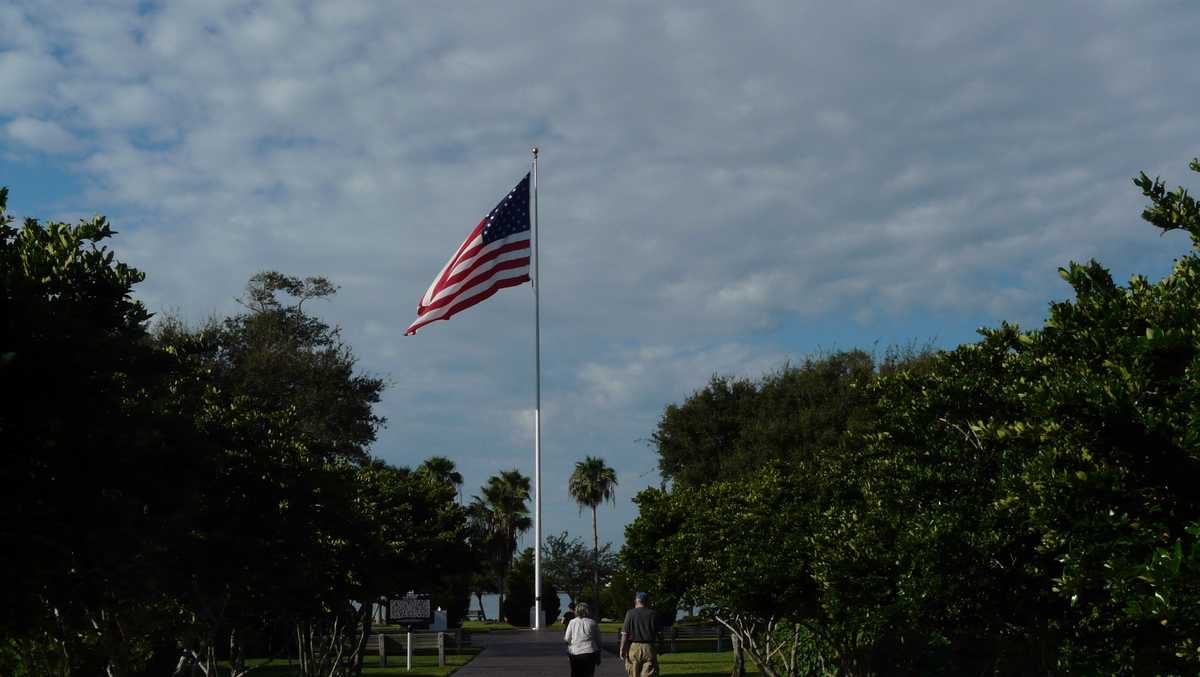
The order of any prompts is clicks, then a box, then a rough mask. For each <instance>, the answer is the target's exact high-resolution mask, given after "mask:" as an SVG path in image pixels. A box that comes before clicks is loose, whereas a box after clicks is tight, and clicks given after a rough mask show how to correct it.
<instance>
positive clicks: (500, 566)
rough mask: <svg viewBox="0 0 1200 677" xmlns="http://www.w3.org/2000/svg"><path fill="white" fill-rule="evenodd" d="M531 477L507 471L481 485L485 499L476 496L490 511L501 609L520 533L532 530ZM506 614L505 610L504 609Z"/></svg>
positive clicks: (494, 562) (487, 511)
mask: <svg viewBox="0 0 1200 677" xmlns="http://www.w3.org/2000/svg"><path fill="white" fill-rule="evenodd" d="M529 492H530V484H529V478H528V477H526V476H524V475H522V474H521V473H520V471H517V470H505V471H503V472H501V473H500V474H499V475H493V476H492V477H489V478H488V482H487V484H485V485H484V486H483V487H481V488H480V493H482V494H483V498H482V499H480V498H479V497H474V503H476V504H480V505H481V506H482V507H483V509H484V510H485V512H486V518H485V519H486V522H487V528H488V532H489V534H490V536H491V541H492V553H493V557H494V561H493V566H494V567H495V569H494V572H495V574H496V576H497V583H498V588H499V594H500V609H502V610H503V609H504V585H505V583H506V582H507V581H508V570H509V569H510V568H511V567H512V559H513V555H514V554H515V553H516V551H517V536H519V535H520V534H522V533H524V532H526V531H529V529H530V527H532V526H533V520H531V519H530V518H529V506H528V502H529V498H530V493H529ZM501 614H503V611H501Z"/></svg>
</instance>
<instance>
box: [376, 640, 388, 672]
mask: <svg viewBox="0 0 1200 677" xmlns="http://www.w3.org/2000/svg"><path fill="white" fill-rule="evenodd" d="M376 637H378V638H379V664H380V665H381V666H383V667H385V668H386V667H387V635H376Z"/></svg>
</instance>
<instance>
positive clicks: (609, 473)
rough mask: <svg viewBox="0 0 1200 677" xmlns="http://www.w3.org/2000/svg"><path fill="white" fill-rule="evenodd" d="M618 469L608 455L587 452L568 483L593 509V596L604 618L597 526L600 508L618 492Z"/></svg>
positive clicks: (580, 501) (578, 499) (577, 497)
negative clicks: (611, 462) (591, 454)
mask: <svg viewBox="0 0 1200 677" xmlns="http://www.w3.org/2000/svg"><path fill="white" fill-rule="evenodd" d="M616 490H617V472H616V471H615V470H613V469H612V468H610V467H608V466H607V465H605V463H604V459H602V458H597V457H595V456H585V457H584V459H583V460H582V461H579V462H577V463H576V464H575V471H574V472H572V473H571V479H570V481H569V482H568V483H567V493H569V494H571V498H573V499H575V502H576V503H578V504H579V512H580V513H582V512H583V509H584V507H588V508H591V509H592V600H593V603H594V605H595V607H594V608H595V610H596V611H595V614H596V618H600V564H599V560H598V559H597V557H598V555H599V553H600V535H599V532H598V531H597V530H596V508H597V507H599V506H600V504H601V503H603V502H605V501H608V502H609V503H612V504H615V502H616V496H617V491H616Z"/></svg>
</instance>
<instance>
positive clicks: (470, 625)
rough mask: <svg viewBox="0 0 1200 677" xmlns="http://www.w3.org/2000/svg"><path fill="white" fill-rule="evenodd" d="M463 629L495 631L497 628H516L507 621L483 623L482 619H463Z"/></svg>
mask: <svg viewBox="0 0 1200 677" xmlns="http://www.w3.org/2000/svg"><path fill="white" fill-rule="evenodd" d="M462 627H463V630H466V631H467V632H495V631H497V630H517V629H519V628H516V627H514V626H512V625H509V624H508V623H484V622H483V621H463V624H462Z"/></svg>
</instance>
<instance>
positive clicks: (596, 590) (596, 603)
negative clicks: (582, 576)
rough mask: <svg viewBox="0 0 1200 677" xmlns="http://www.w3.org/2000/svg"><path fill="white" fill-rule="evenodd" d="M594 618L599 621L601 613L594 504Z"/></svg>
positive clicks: (597, 533)
mask: <svg viewBox="0 0 1200 677" xmlns="http://www.w3.org/2000/svg"><path fill="white" fill-rule="evenodd" d="M592 606H593V607H594V611H593V612H592V618H595V619H596V621H597V622H599V620H600V619H601V618H603V616H601V615H600V534H599V532H597V531H596V506H594V505H593V506H592Z"/></svg>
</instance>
